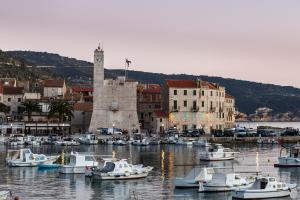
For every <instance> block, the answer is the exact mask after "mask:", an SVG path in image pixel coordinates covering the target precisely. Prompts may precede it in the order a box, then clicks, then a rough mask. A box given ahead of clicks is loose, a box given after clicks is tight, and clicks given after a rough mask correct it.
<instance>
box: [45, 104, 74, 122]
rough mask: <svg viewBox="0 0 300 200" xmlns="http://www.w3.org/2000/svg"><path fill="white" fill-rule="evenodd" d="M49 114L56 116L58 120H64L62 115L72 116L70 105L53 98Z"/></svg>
mask: <svg viewBox="0 0 300 200" xmlns="http://www.w3.org/2000/svg"><path fill="white" fill-rule="evenodd" d="M48 114H49V116H50V117H53V116H58V119H59V122H63V121H64V117H68V118H69V117H73V107H72V105H71V104H70V103H69V102H67V101H64V100H55V101H52V102H51V103H50V106H49V113H48Z"/></svg>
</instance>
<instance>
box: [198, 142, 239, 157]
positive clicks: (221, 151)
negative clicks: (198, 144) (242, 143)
mask: <svg viewBox="0 0 300 200" xmlns="http://www.w3.org/2000/svg"><path fill="white" fill-rule="evenodd" d="M238 153H239V152H234V151H233V150H231V149H230V148H224V147H223V145H222V144H213V145H212V146H211V147H210V148H209V149H208V151H206V152H205V153H201V154H200V160H203V161H220V160H233V159H234V158H235V154H238Z"/></svg>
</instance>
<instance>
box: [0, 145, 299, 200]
mask: <svg viewBox="0 0 300 200" xmlns="http://www.w3.org/2000/svg"><path fill="white" fill-rule="evenodd" d="M225 146H226V145H225ZM231 147H232V148H234V149H235V150H236V151H239V152H241V153H240V154H239V156H238V158H237V160H235V161H220V162H219V161H218V162H211V163H209V162H201V163H200V161H199V155H198V154H199V153H200V152H202V151H204V150H205V149H204V148H199V147H185V146H178V145H177V146H175V145H162V146H159V145H157V146H156V145H154V146H148V147H136V146H131V145H128V146H113V145H96V146H78V147H72V148H71V147H70V148H66V149H65V150H66V151H67V152H70V151H71V150H74V151H78V152H91V153H95V154H101V155H108V154H110V155H111V154H112V152H113V151H115V153H116V155H117V157H120V158H128V159H130V160H131V161H132V163H134V164H138V163H142V164H144V165H146V166H147V165H150V166H153V167H154V170H153V171H152V172H151V173H150V175H149V176H148V177H147V178H145V179H140V180H127V181H102V182H101V181H91V180H90V179H88V178H85V177H84V175H60V174H59V173H58V172H57V171H55V170H54V171H53V170H48V171H38V169H37V168H8V167H7V166H6V165H5V155H6V150H7V148H6V147H5V146H3V145H2V146H0V160H1V161H0V180H1V181H0V188H1V189H10V190H12V191H13V193H14V194H15V195H18V196H19V197H20V199H21V200H40V199H81V200H86V199H135V198H136V199H156V200H157V199H207V200H212V199H214V200H227V199H231V193H217V194H211V193H209V194H203V193H198V192H197V190H196V189H180V190H179V189H176V190H175V189H174V185H173V179H174V177H183V176H184V175H185V174H187V173H188V172H189V171H190V170H192V169H193V168H194V167H195V165H197V167H200V166H215V167H229V168H234V170H235V171H243V172H245V171H246V172H255V171H256V170H257V169H259V170H260V171H262V173H263V174H265V175H267V174H269V175H272V176H275V177H277V178H278V179H279V180H282V181H287V182H292V183H297V184H298V185H300V168H290V169H278V168H274V167H273V165H274V163H276V162H277V157H278V155H279V152H280V146H279V145H275V146H257V145H237V146H231ZM32 150H33V152H34V153H45V154H56V153H59V152H61V147H57V146H42V147H37V148H33V149H32ZM298 192H300V190H299V187H298ZM134 197H135V198H134ZM286 199H289V198H286ZM297 199H300V196H299V195H298V198H297Z"/></svg>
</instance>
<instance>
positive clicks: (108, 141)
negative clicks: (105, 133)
mask: <svg viewBox="0 0 300 200" xmlns="http://www.w3.org/2000/svg"><path fill="white" fill-rule="evenodd" d="M114 143H115V142H114V141H113V140H107V141H106V144H114Z"/></svg>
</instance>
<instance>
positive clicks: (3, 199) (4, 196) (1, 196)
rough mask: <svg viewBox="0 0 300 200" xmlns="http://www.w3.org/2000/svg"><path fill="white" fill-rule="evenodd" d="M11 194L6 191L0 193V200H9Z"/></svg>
mask: <svg viewBox="0 0 300 200" xmlns="http://www.w3.org/2000/svg"><path fill="white" fill-rule="evenodd" d="M11 197H12V195H11V192H10V191H8V190H4V191H0V200H8V199H11Z"/></svg>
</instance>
